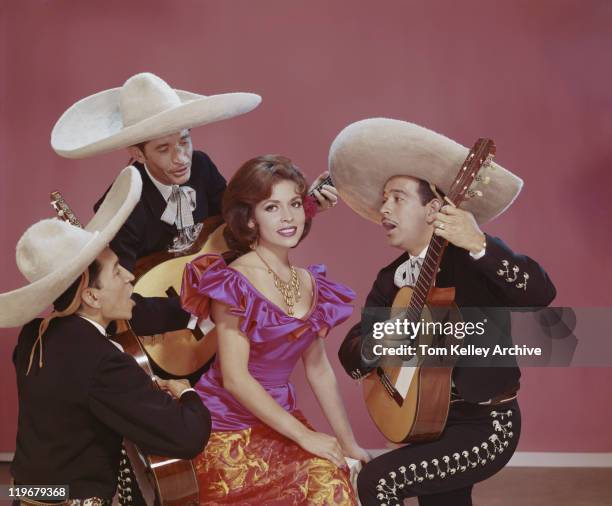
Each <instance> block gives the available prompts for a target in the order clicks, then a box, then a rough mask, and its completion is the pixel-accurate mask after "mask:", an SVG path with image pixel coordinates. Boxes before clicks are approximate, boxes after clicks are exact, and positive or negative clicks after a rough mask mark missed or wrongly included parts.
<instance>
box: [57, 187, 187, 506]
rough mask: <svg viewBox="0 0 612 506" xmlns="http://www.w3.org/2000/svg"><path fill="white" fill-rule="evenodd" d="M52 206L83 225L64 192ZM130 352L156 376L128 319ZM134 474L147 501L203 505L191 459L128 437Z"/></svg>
mask: <svg viewBox="0 0 612 506" xmlns="http://www.w3.org/2000/svg"><path fill="white" fill-rule="evenodd" d="M51 205H52V206H53V208H54V209H55V211H56V213H57V215H58V217H59V218H61V219H63V220H64V221H67V222H69V223H71V224H72V225H74V226H78V227H82V225H81V223H80V222H79V220H78V219H77V218H76V216H75V215H74V213H73V212H72V210H71V209H70V207H69V206H68V204H67V203H66V201H65V200H64V199H63V197H62V195H61V194H60V193H59V192H57V191H55V192H52V193H51ZM113 340H114V341H116V342H118V343H119V344H121V346H122V347H123V350H124V351H125V352H126V353H129V354H130V355H132V356H133V357H134V358H135V359H136V362H137V363H138V365H139V366H140V367H141V368H142V369H143V370H144V371H145V372H146V373H147V374H148V375H149V376H150V377H151V378H152V377H153V376H154V374H153V370H152V369H151V364H150V363H149V359H148V357H147V354H146V353H145V351H144V348H143V346H142V343H141V341H140V340H139V338H138V337H137V336H136V334H134V332H133V331H132V329H131V327H130V326H129V324H127V322H126V330H124V331H123V332H121V333H119V334H116V335H114V336H113ZM123 444H124V447H125V449H126V451H127V453H128V455H129V458H130V462H131V464H132V467H133V469H134V473H135V475H136V477H137V479H138V478H139V477H142V478H141V479H138V484H139V485H140V488H141V491H142V494H143V497H144V498H145V500H146V502H147V504H153V503H154V502H156V504H160V505H162V506H181V505H187V506H196V505H198V504H199V487H198V481H197V478H196V472H195V469H194V467H193V464H192V463H191V461H190V460H181V459H174V458H169V457H159V456H155V455H146V454H145V453H143V452H141V451H140V450H139V449H138V447H137V446H136V445H134V444H133V443H131V442H130V441H127V440H124V442H123Z"/></svg>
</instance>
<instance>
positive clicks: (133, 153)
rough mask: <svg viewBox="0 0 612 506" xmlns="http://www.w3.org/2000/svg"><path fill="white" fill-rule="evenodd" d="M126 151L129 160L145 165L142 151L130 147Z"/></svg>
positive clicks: (135, 147)
mask: <svg viewBox="0 0 612 506" xmlns="http://www.w3.org/2000/svg"><path fill="white" fill-rule="evenodd" d="M127 149H128V153H129V154H130V158H131V159H132V160H136V161H137V162H139V163H145V161H146V159H145V155H144V153H143V152H142V150H141V149H140V148H139V147H137V146H130V147H129V148H127Z"/></svg>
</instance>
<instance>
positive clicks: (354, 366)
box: [338, 270, 393, 379]
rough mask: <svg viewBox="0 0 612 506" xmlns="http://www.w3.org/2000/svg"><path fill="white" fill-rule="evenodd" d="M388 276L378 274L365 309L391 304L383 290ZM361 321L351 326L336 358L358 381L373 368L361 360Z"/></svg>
mask: <svg viewBox="0 0 612 506" xmlns="http://www.w3.org/2000/svg"><path fill="white" fill-rule="evenodd" d="M386 275H388V273H385V271H384V270H382V271H380V272H379V273H378V276H377V277H376V281H374V284H373V285H372V289H371V290H370V293H369V294H368V296H367V298H366V303H365V305H366V307H377V308H378V307H379V308H386V307H390V306H391V305H392V304H393V297H392V294H390V293H388V292H389V290H385V286H386V285H387V283H386V282H385V280H384V278H385V276H386ZM361 342H362V321H361V320H360V321H359V323H357V324H355V325H353V327H352V328H351V329H350V330H349V331H348V334H347V335H346V337H345V338H344V341H342V344H341V345H340V349H339V350H338V358H339V359H340V363H341V364H342V366H343V367H344V370H345V371H346V373H347V374H348V375H349V376H351V377H352V378H354V379H359V378H361V377H362V376H364V375H366V374H367V373H368V372H370V371H371V370H372V369H373V368H374V367H373V366H368V365H366V364H365V363H364V362H363V360H362V358H361Z"/></svg>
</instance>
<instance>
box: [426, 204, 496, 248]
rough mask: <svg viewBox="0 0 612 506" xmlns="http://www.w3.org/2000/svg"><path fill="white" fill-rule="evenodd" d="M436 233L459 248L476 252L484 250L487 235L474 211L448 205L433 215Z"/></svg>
mask: <svg viewBox="0 0 612 506" xmlns="http://www.w3.org/2000/svg"><path fill="white" fill-rule="evenodd" d="M433 226H434V234H436V235H439V236H440V237H442V238H444V239H446V240H447V241H448V242H450V243H451V244H454V245H455V246H457V247H458V248H463V249H465V250H467V251H469V252H470V253H473V254H476V253H479V252H480V251H482V249H483V247H484V243H485V235H484V234H483V233H482V230H480V227H479V226H478V223H476V220H475V219H474V216H473V215H472V213H470V212H468V211H464V210H463V209H458V208H456V207H453V206H450V205H446V206H444V207H443V208H442V209H440V212H438V213H436V214H435V215H434V216H433Z"/></svg>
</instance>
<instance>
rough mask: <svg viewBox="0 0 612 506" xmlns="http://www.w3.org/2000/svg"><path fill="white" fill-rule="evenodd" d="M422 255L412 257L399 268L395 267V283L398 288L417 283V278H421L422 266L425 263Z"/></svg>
mask: <svg viewBox="0 0 612 506" xmlns="http://www.w3.org/2000/svg"><path fill="white" fill-rule="evenodd" d="M423 260H424V259H423V258H422V257H410V258H409V259H408V260H406V261H405V262H404V263H403V264H401V265H400V266H399V267H398V268H397V269H395V276H394V277H393V283H394V284H395V286H397V287H398V288H402V287H404V286H414V285H416V282H417V279H419V273H420V272H421V266H422V265H423Z"/></svg>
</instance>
